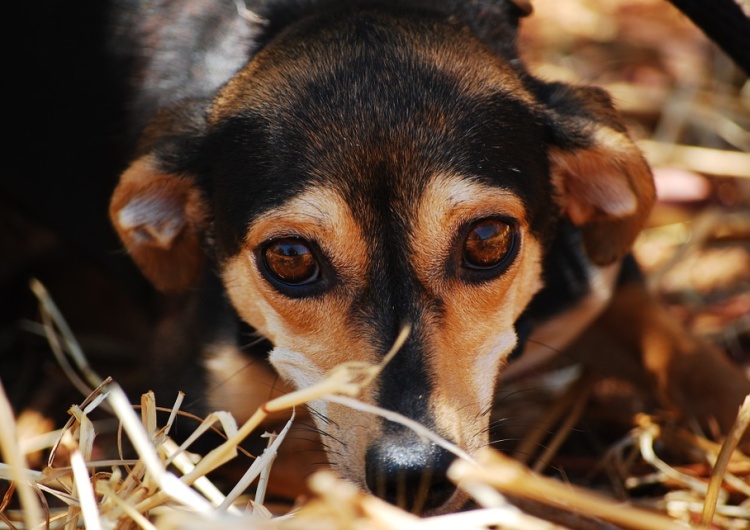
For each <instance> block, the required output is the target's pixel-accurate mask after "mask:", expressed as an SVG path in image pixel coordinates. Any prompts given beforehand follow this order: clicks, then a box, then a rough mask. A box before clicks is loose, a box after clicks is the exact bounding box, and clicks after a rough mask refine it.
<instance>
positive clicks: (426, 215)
mask: <svg viewBox="0 0 750 530" xmlns="http://www.w3.org/2000/svg"><path fill="white" fill-rule="evenodd" d="M491 216H505V217H512V218H515V219H516V220H517V221H518V222H519V230H520V238H521V240H522V241H521V242H520V251H519V253H518V255H517V257H516V259H515V261H514V262H513V263H512V264H511V266H510V267H509V268H508V270H507V271H505V273H504V274H502V275H500V276H499V277H498V278H496V279H494V280H492V281H489V282H485V283H482V284H479V285H472V284H467V283H465V282H462V281H458V280H456V279H446V278H445V277H444V274H443V271H444V268H445V263H446V261H448V259H449V258H450V256H449V253H450V252H451V251H452V249H451V248H450V246H449V245H450V244H452V243H453V235H454V234H455V233H456V232H457V231H458V229H459V228H460V227H461V226H462V225H464V224H466V223H468V222H471V221H473V220H477V219H482V218H485V217H491ZM411 240H412V245H413V251H414V252H413V261H412V264H413V266H414V269H415V270H416V271H417V275H418V277H419V279H420V280H421V281H422V283H423V285H424V286H425V287H426V289H427V290H428V291H429V292H430V294H431V295H432V296H434V297H437V298H439V299H441V300H443V302H444V314H443V316H442V318H441V319H439V320H437V319H435V320H433V321H431V322H430V324H429V325H428V327H427V329H426V333H425V335H426V336H427V337H429V339H428V343H429V345H430V353H429V355H428V366H429V372H430V373H431V374H432V380H433V383H434V387H435V394H434V395H433V396H431V401H430V405H431V406H432V407H433V409H434V410H435V411H437V414H436V418H437V421H438V427H439V430H440V432H443V433H445V434H446V435H448V436H450V437H451V438H452V439H454V440H456V441H457V442H458V443H459V444H460V445H461V446H462V447H464V448H466V449H468V450H469V451H472V450H474V449H477V448H478V447H480V446H481V445H482V444H483V443H486V433H485V435H484V436H477V433H478V432H480V431H481V430H482V429H481V427H480V425H481V421H483V420H484V419H483V418H481V417H480V413H481V411H482V410H485V409H487V407H489V406H490V404H491V402H492V397H493V391H494V387H492V388H490V387H488V384H490V382H491V381H493V377H491V376H490V377H488V374H499V371H500V368H501V365H502V363H503V359H504V357H505V356H507V355H508V354H509V353H510V352H511V351H512V350H513V348H514V346H515V344H516V335H515V331H514V329H513V324H514V322H515V321H516V319H517V318H518V316H519V315H520V312H521V311H522V310H523V308H524V307H525V306H526V305H527V304H528V302H529V301H530V300H531V297H532V296H533V295H534V294H535V293H536V292H537V291H538V290H539V289H540V288H541V281H540V274H541V263H540V260H541V246H540V244H539V242H538V241H536V240H535V239H534V237H533V236H532V235H531V234H530V233H529V232H528V225H527V223H526V212H525V211H524V207H523V204H522V203H521V201H520V200H519V199H518V197H517V196H515V195H513V194H511V193H508V192H503V191H502V190H501V189H498V188H496V187H492V186H487V185H483V184H480V183H477V182H473V181H471V180H468V179H465V178H463V177H461V176H457V175H454V176H451V175H442V176H439V177H438V178H436V179H435V180H433V181H432V182H431V183H430V185H429V186H428V187H427V189H426V190H425V192H424V194H423V197H422V200H421V201H420V203H419V205H418V207H417V216H416V223H415V226H414V228H413V232H412V238H411ZM477 370H479V371H481V373H477ZM480 375H481V377H480Z"/></svg>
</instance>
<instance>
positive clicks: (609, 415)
mask: <svg viewBox="0 0 750 530" xmlns="http://www.w3.org/2000/svg"><path fill="white" fill-rule="evenodd" d="M533 4H534V8H535V14H534V15H533V16H532V17H531V18H530V19H528V20H525V21H524V24H523V27H522V32H521V47H522V50H524V54H525V55H526V58H527V60H528V61H529V63H530V64H532V65H534V67H533V70H534V71H536V72H537V73H538V74H539V75H541V76H543V77H545V78H548V79H560V80H564V81H571V82H583V83H592V84H596V85H599V86H603V87H604V88H606V89H608V90H609V91H610V92H611V93H612V94H613V96H614V98H615V100H616V102H617V103H618V105H619V107H620V108H621V110H622V111H623V112H624V113H625V115H626V117H627V119H628V124H629V126H630V127H631V132H632V134H633V136H634V137H635V138H636V139H637V141H638V142H639V145H640V146H641V147H642V149H643V150H644V152H645V154H646V156H647V158H648V159H649V161H650V162H651V164H652V166H653V168H654V173H655V177H656V179H657V187H658V189H659V194H660V201H659V204H658V205H657V207H656V209H655V211H654V214H653V215H652V218H651V221H650V224H649V226H648V228H647V229H646V230H645V231H644V232H643V234H642V235H641V237H640V238H639V240H638V241H637V244H636V248H635V254H636V256H637V257H638V259H639V261H640V263H641V264H642V265H643V267H644V270H645V271H646V275H647V281H648V283H649V287H650V288H651V289H652V290H653V291H654V292H655V293H656V294H657V295H658V296H659V297H660V298H661V300H662V301H663V303H664V304H665V305H666V306H667V307H668V308H669V310H670V312H672V313H673V314H674V316H675V317H676V318H677V319H678V320H680V321H681V322H682V323H683V324H684V325H685V328H686V329H687V330H689V332H691V333H694V334H696V335H698V336H700V337H703V338H705V339H707V340H709V341H711V342H712V343H714V344H717V345H718V346H720V347H721V348H722V349H723V350H724V351H726V352H727V355H729V356H730V357H731V358H732V359H733V361H735V362H736V363H737V364H738V365H739V366H740V367H742V368H744V369H746V370H747V369H748V367H750V154H748V152H750V83H748V80H747V77H746V76H744V75H742V74H741V72H739V71H738V70H737V69H736V68H735V67H734V66H733V65H732V64H731V63H730V62H729V61H728V60H727V59H726V58H725V57H724V56H723V55H722V54H721V53H720V52H718V51H717V49H716V48H715V47H714V46H713V45H711V44H710V43H709V42H707V41H706V39H705V38H704V37H703V36H702V35H701V34H700V32H699V31H698V30H697V29H695V28H694V27H693V26H692V24H691V23H690V22H688V21H687V20H686V19H684V18H683V17H681V16H680V15H679V14H678V13H677V12H676V11H675V10H674V9H673V8H671V6H670V5H668V3H667V2H664V1H663V0H598V1H594V0H537V1H535V2H533ZM0 214H2V212H0ZM4 219H5V218H4V217H3V215H0V232H3V230H4V229H5V228H7V225H5V224H3V221H4ZM33 233H34V234H36V236H39V237H37V238H36V239H34V240H33V241H35V243H34V245H35V248H37V249H44V248H46V247H47V246H52V244H53V243H51V241H52V239H53V236H51V235H49V234H48V233H47V232H43V231H42V232H40V231H35V232H33ZM3 234H4V232H3ZM39 234H41V236H40V235H39ZM4 244H5V241H4V240H3V239H2V238H0V249H6V247H4V246H3V245H4ZM3 270H4V269H2V268H0V282H1V281H4V279H5V277H4V276H3ZM57 270H58V271H62V270H63V268H62V266H60V268H59V269H57ZM82 276H83V275H81V274H79V275H78V276H73V277H72V278H71V277H70V276H68V277H66V280H65V281H66V282H67V283H66V284H67V285H74V289H75V290H76V291H75V292H74V294H73V298H74V300H75V301H76V302H77V305H74V307H76V308H80V311H82V312H86V311H88V312H93V313H96V312H97V311H99V312H101V311H100V309H99V308H98V306H97V304H96V300H97V298H96V297H95V296H87V295H84V293H85V292H88V291H86V282H87V281H89V282H90V283H91V284H94V287H93V288H92V289H91V290H93V291H96V290H97V289H99V287H98V284H95V282H94V277H93V276H88V277H86V278H83V277H82ZM58 285H59V284H57V283H55V282H54V278H49V277H48V278H45V281H44V284H43V283H41V282H38V281H35V280H32V281H30V282H29V280H28V279H27V280H25V283H24V285H23V289H24V290H26V291H28V293H29V297H30V299H31V300H33V304H34V308H35V309H34V311H33V314H34V315H35V317H34V318H29V319H24V320H23V321H19V322H15V321H14V323H13V324H12V326H10V325H9V326H7V327H3V328H2V329H0V383H2V384H0V455H1V458H0V497H1V500H0V528H10V529H14V528H16V529H22V528H24V529H26V528H71V529H72V528H79V527H85V528H89V529H97V528H123V529H126V528H164V529H169V528H186V529H192V528H195V529H204V528H218V529H222V528H226V529H230V528H231V529H233V528H250V529H252V528H260V529H265V528H278V529H287V528H289V529H318V528H319V529H323V530H325V529H332V530H334V529H336V530H338V529H348V528H354V529H362V530H368V529H379V530H380V529H387V530H401V529H409V528H424V529H425V530H437V529H442V528H446V529H447V528H450V529H471V528H476V529H485V528H487V529H489V528H509V529H530V530H535V529H542V528H544V529H548V528H569V529H592V530H599V529H601V530H604V529H617V528H642V529H654V530H656V529H659V530H661V529H669V528H687V527H692V526H694V527H701V526H702V527H710V528H717V529H739V528H750V456H748V455H747V454H746V452H745V450H746V449H747V448H746V447H745V446H744V445H740V444H739V440H740V438H741V437H742V433H743V432H744V431H745V429H746V427H747V424H748V422H749V421H750V411H748V410H747V409H746V408H743V410H742V411H741V412H739V411H738V420H737V422H736V424H735V427H734V429H733V430H732V432H730V433H729V435H727V436H722V435H720V434H719V433H718V429H712V428H711V426H710V425H709V426H708V428H705V427H706V426H702V427H699V426H697V425H695V424H694V423H692V422H691V421H690V419H689V411H686V412H687V413H688V414H687V416H688V418H687V419H678V418H676V417H674V416H672V415H670V414H668V413H666V412H664V411H662V410H661V409H660V408H659V407H658V405H657V404H656V403H654V401H653V398H652V396H649V395H648V393H644V392H643V391H642V389H638V388H635V387H633V386H632V385H630V384H629V383H627V382H624V381H619V380H616V379H610V378H608V379H601V378H595V377H591V376H590V375H589V374H588V373H586V372H584V371H582V370H581V369H580V367H578V366H576V365H574V364H569V363H567V362H565V360H564V358H563V360H558V361H557V362H555V363H553V364H552V365H550V366H549V368H548V369H546V370H544V371H540V372H539V373H537V374H535V375H534V376H533V378H526V379H524V380H523V381H518V382H515V383H513V382H510V383H508V384H505V385H504V386H503V387H502V388H501V389H500V391H499V394H498V403H497V410H496V411H495V413H494V419H495V420H496V421H495V422H494V424H493V434H492V440H493V443H492V444H491V447H488V448H486V449H485V450H483V451H482V452H480V454H477V455H474V457H473V458H470V457H468V456H467V455H465V454H463V453H462V452H461V451H460V450H458V449H457V448H454V447H452V446H450V444H448V442H445V441H443V440H441V439H439V438H438V437H436V435H434V434H433V433H430V432H429V431H426V430H425V429H423V428H421V427H419V426H417V425H411V424H409V422H408V420H407V419H405V418H399V417H393V416H392V415H391V416H389V418H390V419H392V420H393V421H401V422H404V423H407V424H409V425H410V426H411V427H413V428H415V429H418V430H419V432H420V433H421V434H422V435H423V436H425V437H428V438H431V439H432V440H433V441H434V442H435V443H439V444H442V445H444V446H445V447H446V448H448V449H449V450H453V451H454V452H456V453H457V456H458V459H457V461H456V463H455V464H454V466H453V467H452V468H451V470H450V478H451V479H452V480H454V481H455V482H456V483H457V484H458V485H459V487H460V488H463V489H464V490H465V491H467V492H468V493H469V495H470V497H471V498H472V499H473V504H472V506H470V507H469V509H467V510H466V511H465V512H461V513H457V514H451V515H444V516H436V517H428V518H423V519H422V518H418V517H416V516H414V515H412V514H409V513H407V512H405V511H403V510H401V509H399V508H397V507H394V506H391V505H388V504H386V503H384V502H383V501H381V500H380V499H377V498H375V497H373V496H370V495H368V494H365V493H363V492H361V491H359V490H357V489H356V488H354V487H353V486H351V485H350V484H348V483H346V482H343V481H341V480H339V479H337V478H336V477H335V476H334V475H333V474H331V473H330V472H328V471H326V470H325V469H322V470H321V471H320V472H319V473H316V474H314V475H313V476H312V477H311V479H310V482H309V491H308V493H307V494H306V495H305V496H304V497H297V496H296V495H291V494H290V495H289V496H287V497H284V496H279V495H276V494H274V495H271V494H270V492H271V491H272V490H273V491H275V492H278V491H279V490H282V491H283V489H284V487H283V484H282V485H275V487H274V484H270V485H269V481H271V480H273V477H272V474H271V471H272V470H273V469H274V465H276V466H278V465H279V464H280V463H281V462H280V460H279V459H280V458H283V456H282V455H280V453H279V448H280V447H283V445H284V443H285V441H286V442H288V441H289V439H288V437H289V428H290V426H291V425H292V424H293V422H295V421H298V420H295V414H296V415H297V418H298V417H299V416H300V415H301V414H303V411H304V403H305V402H307V401H310V400H314V399H328V400H333V401H336V402H337V403H341V404H343V405H345V406H350V407H353V408H355V409H357V410H359V411H360V412H361V413H362V414H388V413H387V411H381V410H377V409H375V408H374V407H368V406H367V405H365V404H363V403H360V402H358V401H357V395H358V391H359V389H360V388H361V387H362V385H366V384H367V383H368V382H369V381H371V380H372V378H374V377H376V376H377V373H378V370H379V368H380V367H379V366H363V365H358V364H353V365H344V366H341V367H339V369H337V370H335V371H334V372H332V373H331V374H329V376H328V377H327V378H326V379H325V380H324V381H322V382H321V383H319V384H318V385H316V386H315V387H313V388H310V389H306V390H304V391H300V392H294V393H291V394H288V395H284V396H281V397H278V398H274V399H270V398H269V401H268V403H266V404H265V405H264V406H263V407H261V408H260V409H258V411H257V412H256V413H255V414H254V415H252V416H251V418H250V419H249V420H248V421H247V422H245V423H244V424H241V425H240V424H237V422H236V421H235V419H234V418H232V417H231V416H230V415H229V414H227V413H224V412H221V411H216V412H214V413H213V414H210V415H208V416H206V417H203V418H196V417H192V416H190V415H189V414H188V413H187V412H184V411H183V410H182V409H183V406H184V404H185V403H186V402H187V401H189V400H191V399H195V396H190V395H184V394H179V395H162V394H160V393H159V392H158V389H157V390H156V395H155V394H154V393H145V394H143V395H142V396H138V395H135V396H133V395H130V396H127V397H126V395H125V393H124V392H123V390H122V388H121V386H122V387H127V388H131V387H132V385H131V384H130V383H131V380H132V378H134V377H137V376H138V374H137V371H133V370H130V369H128V367H129V364H128V359H127V355H126V354H125V353H122V352H121V350H120V349H118V344H117V341H113V340H110V341H109V342H107V343H106V348H105V347H103V346H102V344H103V342H102V339H101V337H100V336H96V337H93V336H91V335H89V334H87V333H86V332H85V331H84V332H82V333H79V329H78V328H77V327H76V326H77V323H78V322H79V316H80V315H79V314H78V311H75V312H71V311H70V309H69V308H70V307H71V306H70V304H68V306H67V307H66V310H64V311H60V310H59V309H58V308H57V306H56V305H55V300H53V298H54V299H57V298H58V296H59V297H60V298H65V299H68V298H70V293H65V292H61V290H60V289H59V288H57V287H58ZM48 289H49V292H48ZM32 293H33V294H32ZM13 303H15V302H14V301H13V300H0V304H4V305H5V306H7V305H9V304H10V305H12V304H13ZM5 306H3V307H5ZM3 307H0V309H2V308H3ZM37 307H38V309H36V308H37ZM73 313H75V314H73ZM139 318H140V317H139ZM66 319H67V320H68V321H71V322H73V324H71V325H68V323H66ZM123 322H125V320H123V319H119V320H118V323H120V324H122V323H123ZM128 322H129V323H131V324H132V322H131V321H128ZM133 322H135V323H134V324H132V326H131V327H129V328H128V332H129V333H130V332H131V330H133V329H136V330H137V329H139V325H140V324H139V322H140V321H139V320H138V318H136V319H135V320H134V321H133ZM71 327H72V328H73V329H71ZM16 336H21V337H32V339H29V340H30V341H31V342H33V351H34V352H39V351H41V352H43V353H42V354H39V355H38V356H37V354H36V353H35V354H34V355H30V354H29V350H27V349H21V348H19V346H18V344H19V341H17V340H15V337H16ZM9 337H10V338H9ZM24 343H25V342H24ZM397 346H398V345H394V347H397ZM100 350H101V351H106V355H99V354H98V353H97V352H98V351H100ZM394 351H395V350H394ZM92 357H93V359H92ZM11 358H13V359H15V360H13V362H10V360H9V359H11ZM18 359H20V360H18ZM94 366H95V367H94ZM123 367H125V368H123ZM10 369H12V370H14V371H15V372H14V373H13V374H10V373H9V372H8V370H10ZM27 374H28V375H27ZM11 375H12V376H13V377H10V376H11ZM110 375H113V376H114V378H110V377H109V376H110ZM9 381H12V382H13V384H8V382H9ZM3 385H4V386H3ZM133 401H135V402H136V403H135V405H133V403H132V402H133ZM157 401H158V403H159V404H160V405H161V406H157ZM72 403H75V404H74V405H71V404H72ZM164 403H169V405H168V406H164ZM277 411H290V414H289V416H291V418H292V419H291V420H290V421H289V422H288V423H287V424H282V425H281V428H278V429H276V430H275V432H270V433H268V434H267V435H265V436H266V439H265V441H266V442H267V447H266V449H265V450H263V451H262V452H261V453H260V454H256V455H249V454H248V452H247V449H245V448H244V447H242V445H241V443H242V442H243V441H244V440H245V439H246V438H247V437H248V436H251V435H252V436H255V437H259V436H261V435H263V433H264V431H265V429H266V424H264V421H263V420H264V419H266V418H267V417H268V416H269V414H272V413H276V412H277ZM179 418H183V419H188V420H189V423H188V424H189V425H191V426H192V427H191V429H192V430H191V431H190V432H188V433H187V436H186V433H185V432H184V431H183V432H182V436H180V437H179V440H180V441H179V442H178V441H176V440H177V438H176V437H173V431H174V425H175V422H176V421H177V420H178V419H179ZM217 433H220V434H217ZM208 435H211V436H214V437H221V439H222V440H223V442H222V443H219V444H217V446H216V447H215V448H213V449H209V450H204V447H205V446H204V445H201V444H200V443H199V441H200V440H201V439H202V438H203V437H205V436H208ZM738 446H739V447H738ZM227 469H231V472H230V473H227V472H226V470H227ZM227 477H231V478H227Z"/></svg>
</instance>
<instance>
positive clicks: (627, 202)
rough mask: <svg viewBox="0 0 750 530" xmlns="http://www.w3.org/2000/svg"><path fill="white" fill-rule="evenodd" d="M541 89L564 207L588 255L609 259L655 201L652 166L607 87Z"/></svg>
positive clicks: (601, 261) (624, 247)
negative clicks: (581, 235) (625, 124)
mask: <svg viewBox="0 0 750 530" xmlns="http://www.w3.org/2000/svg"><path fill="white" fill-rule="evenodd" d="M540 93H541V95H542V96H543V98H544V103H545V104H546V106H547V109H546V114H547V126H548V130H549V133H550V135H551V138H550V147H549V157H550V164H551V171H552V178H553V183H554V185H555V187H556V188H557V192H558V194H559V200H560V203H561V207H562V210H563V212H564V214H565V215H566V216H567V217H568V218H569V219H570V220H571V221H572V222H573V223H574V224H575V225H577V226H580V227H581V230H582V232H583V241H584V246H585V248H586V252H587V254H588V255H589V258H590V259H591V260H592V261H593V262H594V263H596V264H598V265H606V264H609V263H612V262H614V261H616V260H618V259H620V258H622V257H623V256H624V255H625V254H627V253H628V251H629V250H630V247H631V245H632V244H633V241H634V240H635V238H636V236H637V235H638V233H639V232H640V230H641V228H643V225H644V224H645V222H646V220H647V218H648V215H649V213H650V211H651V208H652V207H653V204H654V200H655V195H656V193H655V189H654V181H653V176H652V174H651V170H650V168H649V166H648V164H647V163H646V161H645V159H644V158H643V155H642V154H641V152H640V150H639V149H638V148H637V147H636V145H635V144H634V143H633V141H632V140H631V139H630V137H629V136H628V133H627V131H626V129H625V126H624V125H623V123H622V120H621V118H620V116H619V114H618V112H617V111H616V110H615V108H614V106H613V104H612V101H611V99H610V97H609V94H607V92H605V91H604V90H602V89H599V88H595V87H570V86H568V85H563V84H551V85H545V89H544V90H541V91H540ZM538 95H540V94H538Z"/></svg>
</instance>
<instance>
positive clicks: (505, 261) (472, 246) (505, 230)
mask: <svg viewBox="0 0 750 530" xmlns="http://www.w3.org/2000/svg"><path fill="white" fill-rule="evenodd" d="M516 246H517V245H516V229H515V227H514V226H513V225H512V224H511V223H509V222H507V221H503V220H502V219H496V218H488V219H482V220H480V221H476V222H475V223H473V224H472V225H470V226H469V228H468V230H467V232H466V238H465V240H464V242H463V250H462V265H463V267H464V268H466V269H469V270H471V271H488V272H490V271H491V272H497V273H499V272H501V269H503V268H504V267H505V266H507V265H509V264H510V262H511V261H512V259H513V257H514V256H515V253H516Z"/></svg>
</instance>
